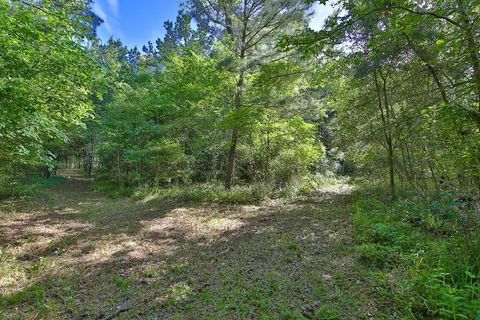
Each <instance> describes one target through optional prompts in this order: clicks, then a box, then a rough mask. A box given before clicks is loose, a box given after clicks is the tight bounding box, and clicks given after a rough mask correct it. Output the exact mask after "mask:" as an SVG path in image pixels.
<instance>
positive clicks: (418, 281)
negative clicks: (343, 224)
mask: <svg viewBox="0 0 480 320" xmlns="http://www.w3.org/2000/svg"><path fill="white" fill-rule="evenodd" d="M479 227H480V221H479V219H478V215H476V214H475V209H474V208H469V207H467V206H465V205H464V204H463V203H461V202H458V201H456V200H455V197H452V196H451V195H448V194H445V195H443V196H442V197H441V198H440V199H437V200H430V201H427V200H424V199H421V198H418V197H416V198H414V197H408V198H403V199H401V200H398V201H396V202H394V203H390V204H385V203H383V202H381V201H379V200H377V199H376V198H374V197H369V198H363V199H361V200H358V201H357V202H356V214H355V235H356V241H357V247H356V252H357V256H358V257H359V259H360V260H361V261H362V262H363V263H364V265H366V266H367V267H368V268H369V281H370V282H371V285H372V286H375V287H377V288H378V290H377V293H376V298H377V300H378V301H379V303H380V304H381V305H383V306H385V308H390V309H393V310H395V313H396V314H398V315H399V318H402V319H403V318H413V319H477V318H480V235H479V233H478V230H479V229H478V228H479Z"/></svg>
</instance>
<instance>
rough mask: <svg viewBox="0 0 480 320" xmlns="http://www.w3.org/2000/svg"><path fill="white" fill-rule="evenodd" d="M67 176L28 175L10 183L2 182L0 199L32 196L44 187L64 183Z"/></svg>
mask: <svg viewBox="0 0 480 320" xmlns="http://www.w3.org/2000/svg"><path fill="white" fill-rule="evenodd" d="M65 180H66V178H65V177H64V176H61V175H58V176H51V177H50V178H49V179H45V178H43V177H41V176H28V177H24V178H21V179H16V180H13V181H11V182H9V183H8V184H6V183H4V184H0V199H2V198H8V197H17V196H31V195H35V194H36V193H38V192H41V190H42V189H45V188H50V187H54V186H57V185H60V184H62V183H64V182H65Z"/></svg>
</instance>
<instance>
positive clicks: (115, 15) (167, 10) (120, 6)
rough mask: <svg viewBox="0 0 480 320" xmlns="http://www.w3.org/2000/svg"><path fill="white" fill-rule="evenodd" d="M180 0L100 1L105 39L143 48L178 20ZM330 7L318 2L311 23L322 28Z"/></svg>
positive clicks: (97, 9)
mask: <svg viewBox="0 0 480 320" xmlns="http://www.w3.org/2000/svg"><path fill="white" fill-rule="evenodd" d="M179 2H180V0H96V1H95V3H94V6H93V10H94V11H95V13H96V14H97V15H98V16H99V17H100V18H102V19H103V20H104V21H105V22H104V23H103V24H102V25H101V26H100V27H99V29H98V35H99V36H100V38H101V39H102V40H104V41H105V40H108V38H109V37H110V36H113V37H114V38H120V39H121V40H122V41H123V43H125V44H126V45H127V46H128V47H129V48H132V47H134V46H137V47H139V48H140V49H141V48H142V46H143V45H144V44H146V43H147V42H148V41H149V40H150V41H152V42H155V40H156V39H157V38H159V37H162V36H163V34H164V32H165V30H164V28H163V22H164V21H166V20H172V21H174V20H175V17H176V16H177V12H178V5H179ZM332 10H333V9H332V8H331V7H330V6H323V5H319V4H318V3H316V4H315V5H314V11H315V14H314V17H313V19H312V21H311V23H310V27H312V28H313V29H319V28H320V27H321V25H322V23H323V20H324V19H325V18H326V17H327V16H328V14H330V13H331V12H332Z"/></svg>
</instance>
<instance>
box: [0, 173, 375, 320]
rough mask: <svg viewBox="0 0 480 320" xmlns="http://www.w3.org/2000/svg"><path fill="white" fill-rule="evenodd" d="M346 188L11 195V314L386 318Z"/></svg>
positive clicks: (5, 206)
mask: <svg viewBox="0 0 480 320" xmlns="http://www.w3.org/2000/svg"><path fill="white" fill-rule="evenodd" d="M338 190H339V189H338V188H337V189H336V190H330V191H325V192H322V193H319V194H317V195H315V196H312V197H309V198H308V199H303V200H297V201H291V202H278V203H273V202H272V203H269V204H263V205H224V204H209V203H178V202H176V203H175V202H168V201H164V200H162V201H160V200H151V201H149V202H139V201H134V200H131V199H111V198H109V197H107V196H105V195H102V194H100V193H95V192H93V191H91V190H90V181H88V180H86V179H82V178H80V177H73V178H71V179H69V180H67V182H66V183H64V184H62V185H60V186H57V187H54V188H51V189H48V190H47V192H46V194H45V195H44V196H43V197H42V198H41V199H36V200H31V201H30V202H28V203H27V202H25V201H22V202H18V203H15V202H13V203H12V202H5V201H4V202H2V203H0V206H1V207H0V212H1V216H0V249H1V251H0V319H1V318H2V317H3V318H6V319H17V318H18V319H113V318H115V319H305V318H311V319H337V318H338V319H370V318H375V317H381V316H380V315H378V314H376V313H377V310H376V308H375V305H374V303H373V301H372V298H371V297H369V296H370V293H369V292H368V290H369V289H368V286H367V285H366V283H365V282H364V279H365V275H364V271H363V269H362V268H361V266H360V265H359V264H358V263H357V261H356V258H355V257H354V252H353V240H352V199H351V196H349V195H348V194H346V192H343V194H342V192H338ZM341 190H342V189H340V191H341ZM344 191H345V190H344ZM2 312H3V313H2Z"/></svg>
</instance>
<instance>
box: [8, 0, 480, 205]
mask: <svg viewBox="0 0 480 320" xmlns="http://www.w3.org/2000/svg"><path fill="white" fill-rule="evenodd" d="M1 5H2V8H1V9H2V10H1V13H0V14H1V17H0V23H1V31H0V37H1V41H0V42H1V44H0V46H1V53H0V58H1V60H0V61H1V65H0V67H1V72H2V78H1V83H0V90H1V91H0V99H1V102H2V110H1V122H0V135H1V139H2V144H1V147H0V148H1V149H0V161H1V163H2V169H3V173H2V185H3V188H4V189H5V188H6V189H8V188H9V186H10V185H11V183H12V182H14V181H15V180H16V179H17V178H18V177H21V176H22V175H24V174H27V173H32V172H33V171H35V170H37V171H38V170H39V169H35V168H41V167H44V166H48V167H50V168H53V167H56V166H58V163H59V162H61V161H62V159H66V158H68V157H69V156H70V157H71V156H75V157H76V158H83V159H84V160H83V161H84V167H85V168H92V167H94V168H93V169H94V170H93V171H94V173H95V175H96V176H97V177H98V179H100V180H103V181H108V183H109V184H111V185H113V186H115V187H118V188H138V187H144V188H154V187H161V188H165V187H169V186H171V185H177V186H178V185H188V184H192V183H204V182H209V183H210V182H216V181H218V182H220V181H221V182H222V183H223V184H224V185H225V187H226V189H227V190H230V189H231V187H232V186H233V185H234V184H235V183H237V182H238V183H239V184H255V185H258V186H260V187H261V188H272V189H279V188H286V187H288V186H292V185H297V186H298V185H302V184H304V183H305V181H307V180H308V177H309V176H312V175H314V174H318V173H319V174H323V175H325V174H326V173H327V172H329V173H334V174H335V173H345V172H353V171H354V172H355V174H356V175H357V176H363V177H368V178H369V179H370V180H375V181H377V182H378V181H385V182H386V183H388V185H389V186H390V187H389V190H390V191H389V192H390V196H391V198H393V199H394V198H395V196H396V190H397V189H398V188H404V189H413V190H422V191H424V192H425V194H427V193H429V192H430V191H435V192H437V193H439V192H440V191H441V190H443V189H445V188H450V189H454V190H456V191H458V192H460V193H465V194H471V195H473V194H475V193H478V188H479V185H480V182H479V176H480V163H479V162H480V132H479V128H480V65H479V63H480V62H479V50H478V48H479V45H478V39H479V10H480V9H479V5H478V3H477V2H476V1H467V0H455V1H447V2H445V1H427V2H421V3H420V2H417V1H360V2H358V1H340V2H338V3H337V4H336V7H335V8H336V9H337V10H336V11H335V13H334V14H333V15H331V16H330V17H329V18H328V19H327V20H326V21H325V26H324V28H323V29H322V30H320V31H313V30H311V29H309V28H308V21H309V19H310V16H309V13H310V12H311V11H309V10H310V6H311V5H310V4H309V3H308V2H305V1H303V0H298V1H294V0H284V1H281V0H275V1H274V0H245V1H222V0H217V1H202V0H189V1H185V2H183V3H182V5H181V7H180V11H179V14H178V17H177V19H176V21H174V22H171V21H167V22H165V29H166V34H165V36H164V37H163V38H162V39H158V40H157V41H156V42H155V43H152V42H149V43H147V44H146V45H145V46H144V47H143V48H142V49H141V50H139V49H138V48H127V47H125V46H124V45H123V44H122V42H121V41H120V40H114V39H110V40H109V41H107V42H106V43H102V42H101V41H100V40H99V39H98V38H97V36H96V33H95V30H96V27H97V26H98V25H99V24H101V22H102V21H101V19H99V18H98V17H97V16H96V15H95V14H94V13H93V12H92V11H91V5H92V3H91V1H86V0H85V1H84V0H81V1H80V0H77V1H36V2H29V1H6V0H3V1H2V3H1Z"/></svg>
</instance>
